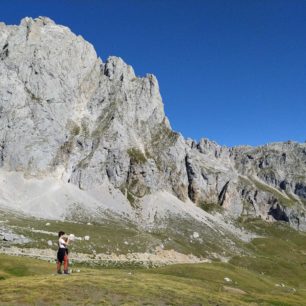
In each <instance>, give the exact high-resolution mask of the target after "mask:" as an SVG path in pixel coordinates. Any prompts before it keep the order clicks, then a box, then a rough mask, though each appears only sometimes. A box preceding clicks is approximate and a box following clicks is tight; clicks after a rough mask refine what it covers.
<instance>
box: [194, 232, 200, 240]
mask: <svg viewBox="0 0 306 306" xmlns="http://www.w3.org/2000/svg"><path fill="white" fill-rule="evenodd" d="M192 237H193V238H194V239H197V238H199V237H200V235H199V233H198V232H193V234H192Z"/></svg>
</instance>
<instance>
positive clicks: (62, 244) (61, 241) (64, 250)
mask: <svg viewBox="0 0 306 306" xmlns="http://www.w3.org/2000/svg"><path fill="white" fill-rule="evenodd" d="M68 243H69V239H68V237H65V232H63V231H60V232H58V251H57V273H58V274H62V263H63V262H64V274H68Z"/></svg>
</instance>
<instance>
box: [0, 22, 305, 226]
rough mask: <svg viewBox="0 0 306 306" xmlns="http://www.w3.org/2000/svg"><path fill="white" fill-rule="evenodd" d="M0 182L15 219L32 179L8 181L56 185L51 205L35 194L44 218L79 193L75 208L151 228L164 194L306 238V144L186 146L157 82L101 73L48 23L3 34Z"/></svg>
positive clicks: (84, 51) (102, 68) (71, 38)
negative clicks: (302, 232)
mask: <svg viewBox="0 0 306 306" xmlns="http://www.w3.org/2000/svg"><path fill="white" fill-rule="evenodd" d="M0 172H1V173H2V175H1V178H3V180H4V181H5V180H6V183H7V185H5V186H6V189H5V190H4V189H2V190H1V185H0V205H1V206H4V207H11V208H14V209H23V206H22V205H23V204H20V205H19V204H18V203H17V204H18V205H19V206H18V205H17V204H16V201H15V200H14V194H15V191H14V190H13V189H10V188H9V187H8V186H11V185H9V183H8V181H9V179H6V176H7V175H8V173H10V175H13V174H12V173H15V172H18V173H19V174H20V173H21V174H23V175H24V177H25V178H26V179H25V180H24V181H22V182H21V181H20V180H19V179H17V178H16V179H15V178H14V179H12V180H11V181H12V182H15V183H14V184H16V181H19V182H20V186H21V185H22V186H27V184H30V183H27V182H33V180H37V181H36V183H35V184H34V185H31V186H38V185H39V183H37V182H39V181H44V180H50V182H51V181H52V183H50V184H49V185H48V184H46V185H45V187H46V189H44V190H45V191H46V194H47V193H48V196H45V197H44V195H43V194H39V191H38V193H37V195H36V196H37V197H36V200H37V199H39V200H37V201H38V202H40V206H41V210H40V211H41V215H42V216H43V213H44V208H43V207H44V205H43V203H41V202H42V201H47V202H48V201H49V202H48V203H49V204H50V205H51V206H50V207H53V206H52V205H56V204H54V203H53V202H52V201H53V200H52V196H51V195H52V194H53V192H54V194H56V190H59V192H62V193H61V194H62V196H61V197H60V198H61V199H59V200H58V201H59V202H60V203H64V202H65V196H64V195H65V194H66V193H69V195H71V196H67V197H68V198H69V199H70V200H69V201H70V202H69V201H68V202H69V203H70V204H69V203H68V204H67V209H68V208H69V207H71V205H72V206H73V205H74V204H75V203H76V202H77V198H76V199H74V198H73V197H74V195H73V194H74V191H73V190H75V189H74V188H77V189H78V190H80V191H84V192H85V193H86V197H85V195H84V198H83V196H79V198H80V197H82V201H81V200H80V201H79V203H78V205H76V206H78V207H82V205H84V206H86V203H87V204H88V203H91V204H90V205H91V206H90V205H89V206H90V207H92V208H93V207H95V208H97V207H99V203H100V202H101V203H102V202H103V203H105V207H107V209H110V210H114V211H116V213H120V214H123V215H126V216H127V217H128V218H132V219H137V218H138V216H139V211H141V213H140V214H143V215H142V216H143V220H144V221H143V222H146V220H147V219H150V218H153V217H152V215H151V217H150V218H149V209H147V208H148V207H147V206H146V203H147V202H146V201H147V199H150V198H152V195H155V196H156V198H155V200H154V201H155V202H157V203H158V202H160V208H162V207H163V208H162V209H165V207H168V206H167V205H168V200H167V201H166V200H165V198H164V196H161V195H162V193H163V192H166V193H168V194H170V195H171V194H172V195H174V196H175V197H177V198H178V199H179V200H180V201H181V205H182V206H183V205H185V204H184V202H186V203H187V202H190V201H192V202H193V203H194V205H197V206H199V207H200V208H202V209H204V210H207V211H212V210H217V211H219V210H220V211H222V212H223V214H225V215H230V216H232V217H234V218H238V217H242V218H248V217H261V218H263V219H265V220H272V221H273V220H281V221H285V222H290V224H291V225H292V226H295V227H299V228H300V229H306V217H305V211H306V209H305V207H306V144H305V143H304V144H299V143H296V142H284V143H273V144H269V145H265V146H261V147H248V146H241V147H233V148H227V147H223V146H220V145H218V144H217V143H215V142H213V141H210V140H208V139H205V138H203V139H201V140H200V141H199V142H198V143H197V142H195V141H193V140H190V139H184V137H183V136H182V135H181V134H179V133H177V132H175V131H173V130H172V129H171V126H170V123H169V121H168V119H167V117H166V116H165V113H164V108H163V102H162V98H161V96H160V92H159V86H158V82H157V80H156V78H155V77H154V76H153V75H151V74H148V75H146V76H145V77H142V78H140V77H137V76H136V75H135V73H134V70H133V68H132V67H131V66H129V65H127V64H126V63H125V62H124V61H123V60H122V59H121V58H119V57H114V56H111V57H109V58H108V59H107V60H106V62H105V63H104V62H102V60H101V59H100V58H98V57H97V55H96V52H95V50H94V48H93V46H92V45H91V44H89V43H88V42H86V41H85V40H84V39H83V38H82V37H80V36H76V35H75V34H73V33H72V32H71V31H70V30H69V29H68V28H67V27H64V26H60V25H57V24H55V23H54V22H53V21H52V20H51V19H49V18H47V17H39V18H36V19H32V18H28V17H27V18H24V19H22V21H21V23H20V25H19V26H7V25H5V24H3V23H1V24H0ZM27 180H28V181H27ZM58 182H60V185H58V184H59V183H58ZM12 184H13V183H12ZM61 184H62V185H61ZM67 184H69V185H72V187H67ZM2 186H4V185H3V184H2ZM47 186H48V188H49V187H50V186H53V187H52V188H51V187H50V188H51V189H50V188H49V189H48V188H47ZM56 186H58V187H56ZM59 186H66V187H63V188H64V189H65V191H61V190H62V189H61V188H62V187H59ZM12 188H13V187H12ZM14 188H16V190H17V193H18V192H20V190H18V186H14ZM20 188H21V187H20ZM22 188H24V187H22ZM31 188H33V189H35V188H38V187H31ZM56 188H58V189H56ZM71 188H72V189H73V190H71ZM47 189H48V191H47ZM7 190H10V193H8V191H7ZM38 190H39V189H38ZM67 190H69V191H67ZM77 193H78V192H76V193H75V194H77ZM82 194H83V193H82ZM87 195H88V197H87ZM172 195H171V196H172ZM57 196H58V195H57ZM171 196H170V198H171ZM47 198H48V200H46V199H47ZM89 198H90V200H89ZM43 199H44V200H43ZM25 201H26V200H25V199H24V198H21V199H20V203H21V202H25ZM27 201H28V203H29V205H31V209H29V206H28V207H27V209H25V211H27V213H30V214H31V211H32V210H34V211H35V205H34V206H33V203H37V202H35V201H34V200H33V199H32V198H31V196H30V195H29V198H28V200H27ZM155 202H154V203H155ZM170 202H171V201H170ZM120 203H121V204H120ZM103 205H104V204H103ZM103 205H102V206H103ZM154 205H155V204H154ZM103 207H104V206H103ZM105 207H104V208H105ZM175 207H178V206H175ZM187 207H188V206H187ZM104 208H103V209H104ZM93 209H94V208H93ZM154 209H155V210H154V211H155V213H158V211H159V206H158V205H156V206H154ZM175 209H177V208H175ZM175 209H174V210H175ZM182 209H183V208H182ZM184 209H185V207H184ZM168 210H169V211H173V210H171V209H170V208H169V209H168ZM145 211H146V213H147V215H146V213H144V212H145ZM198 211H200V210H198ZM152 213H153V211H151V214H152ZM59 215H61V216H64V215H65V212H64V210H61V209H59V211H58V214H55V215H54V217H56V216H59ZM193 215H194V214H193Z"/></svg>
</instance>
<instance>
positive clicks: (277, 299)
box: [0, 220, 306, 305]
mask: <svg viewBox="0 0 306 306" xmlns="http://www.w3.org/2000/svg"><path fill="white" fill-rule="evenodd" d="M243 226H244V227H246V228H248V229H252V230H253V231H256V232H258V233H260V234H262V235H266V236H267V235H268V237H265V238H256V239H254V240H253V241H252V243H249V244H248V245H246V247H247V248H248V249H249V251H250V253H251V255H250V256H236V257H234V258H232V259H231V261H230V262H229V263H218V262H214V263H212V264H196V265H173V266H165V267H160V268H157V269H139V268H138V269H136V268H135V269H130V270H128V269H98V268H97V269H89V268H85V267H83V266H82V267H80V269H81V272H80V273H75V274H72V275H70V276H57V275H53V273H54V268H55V267H54V264H50V263H48V262H43V261H38V260H34V259H28V258H21V257H8V256H4V255H0V279H2V280H0V302H1V305H18V304H19V305H26V304H30V305H33V304H39V305H44V304H52V305H56V304H63V305H86V304H87V305H93V304H97V305H250V304H251V303H253V304H252V305H305V301H306V271H305V267H306V244H305V242H306V236H305V234H301V233H297V232H296V231H294V230H292V229H290V228H289V227H287V226H286V225H283V224H277V225H276V224H274V225H273V224H266V223H263V222H262V221H260V220H254V221H252V222H247V223H244V224H243ZM224 277H228V278H230V279H231V280H232V282H228V283H227V282H225V281H224ZM276 284H278V285H279V286H276ZM282 284H283V286H282ZM58 292H62V293H63V294H62V297H58Z"/></svg>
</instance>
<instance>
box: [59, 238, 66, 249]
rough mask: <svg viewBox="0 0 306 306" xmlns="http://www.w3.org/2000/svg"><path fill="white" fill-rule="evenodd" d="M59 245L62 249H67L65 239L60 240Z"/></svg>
mask: <svg viewBox="0 0 306 306" xmlns="http://www.w3.org/2000/svg"><path fill="white" fill-rule="evenodd" d="M58 245H59V247H60V249H65V248H66V242H65V240H64V239H63V238H60V239H58Z"/></svg>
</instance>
